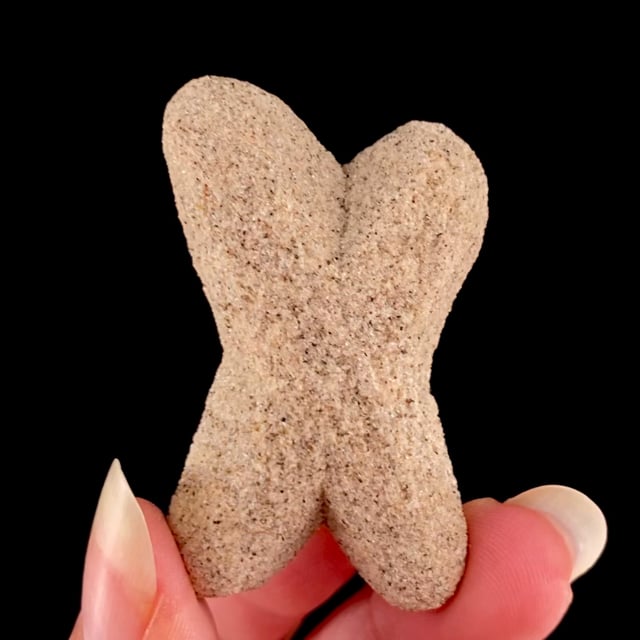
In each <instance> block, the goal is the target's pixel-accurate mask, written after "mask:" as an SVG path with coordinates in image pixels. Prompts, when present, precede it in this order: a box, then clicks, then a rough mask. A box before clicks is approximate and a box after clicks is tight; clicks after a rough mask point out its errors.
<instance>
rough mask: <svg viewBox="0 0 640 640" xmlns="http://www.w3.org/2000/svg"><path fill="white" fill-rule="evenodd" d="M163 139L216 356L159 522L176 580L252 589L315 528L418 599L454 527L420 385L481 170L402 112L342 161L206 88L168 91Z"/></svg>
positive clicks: (460, 535)
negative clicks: (167, 534)
mask: <svg viewBox="0 0 640 640" xmlns="http://www.w3.org/2000/svg"><path fill="white" fill-rule="evenodd" d="M163 144H164V152H165V156H166V159H167V163H168V167H169V173H170V177H171V182H172V184H173V189H174V193H175V197H176V204H177V208H178V213H179V216H180V220H181V221H182V224H183V227H184V231H185V235H186V238H187V243H188V246H189V250H190V252H191V255H192V258H193V264H194V266H195V268H196V270H197V271H198V274H199V275H200V278H201V280H202V284H203V287H204V291H205V294H206V296H207V298H208V300H209V302H210V304H211V307H212V309H213V312H214V315H215V318H216V323H217V327H218V330H219V334H220V340H221V343H222V346H223V350H224V352H223V358H222V363H221V365H220V367H219V369H218V371H217V373H216V377H215V381H214V384H213V386H212V389H211V391H210V393H209V396H208V399H207V403H206V408H205V411H204V414H203V416H202V420H201V423H200V426H199V428H198V431H197V433H196V435H195V437H194V441H193V445H192V447H191V450H190V452H189V455H188V458H187V461H186V464H185V469H184V472H183V475H182V478H181V479H180V482H179V485H178V488H177V490H176V493H175V495H174V497H173V500H172V503H171V508H170V514H169V520H170V524H171V526H172V528H173V531H174V533H175V536H176V539H177V540H178V543H179V545H180V548H181V551H182V554H183V556H184V559H185V562H186V565H187V567H188V569H189V571H190V573H191V577H192V580H193V582H194V585H195V587H196V590H197V591H198V592H199V593H200V594H201V595H226V594H230V593H235V592H238V591H241V590H244V589H249V588H253V587H257V586H259V585H260V584H262V583H263V582H264V581H265V580H267V579H268V578H269V577H270V576H271V575H272V574H273V573H274V572H276V571H277V570H279V569H281V568H282V567H283V566H284V565H285V564H286V563H287V562H289V561H290V560H291V559H292V557H293V556H294V555H295V554H296V552H297V551H298V550H299V549H300V547H301V546H302V545H303V544H304V543H305V542H306V540H307V539H308V538H309V536H311V535H312V534H313V532H314V531H315V530H316V529H317V527H318V526H319V525H320V524H321V523H322V522H326V523H327V524H328V526H329V527H330V528H331V530H332V532H333V534H334V535H335V537H336V538H337V540H338V541H339V542H340V544H341V545H342V547H343V549H344V550H345V552H346V553H347V554H348V555H349V557H350V558H351V560H352V562H353V563H354V565H355V566H356V567H357V568H358V570H359V572H360V573H361V575H362V576H363V577H364V578H365V579H366V580H367V581H368V582H369V583H370V584H371V586H372V587H373V588H374V589H375V590H376V591H378V592H379V593H381V594H382V595H383V596H384V597H385V598H386V599H387V600H388V601H389V602H390V603H392V604H395V605H397V606H401V607H404V608H407V609H425V608H431V607H435V606H439V605H440V604H442V603H443V602H444V601H445V600H446V599H447V598H448V597H449V596H450V595H451V594H452V593H453V592H454V590H455V587H456V585H457V583H458V580H459V579H460V576H461V574H462V572H463V569H464V560H465V555H466V527H465V521H464V517H463V514H462V508H461V503H460V497H459V494H458V490H457V485H456V481H455V477H454V475H453V472H452V468H451V463H450V461H449V457H448V455H447V451H446V446H445V442H444V437H443V433H442V428H441V425H440V421H439V419H438V410H437V406H436V404H435V401H434V400H433V398H432V396H431V395H430V394H429V378H430V372H431V361H432V356H433V352H434V350H435V348H436V346H437V343H438V339H439V336H440V332H441V330H442V327H443V324H444V321H445V319H446V316H447V314H448V313H449V310H450V308H451V304H452V302H453V299H454V297H455V295H456V293H457V292H458V290H459V288H460V286H461V285H462V282H463V280H464V278H465V276H466V274H467V272H468V270H469V269H470V267H471V265H472V264H473V261H474V260H475V258H476V256H477V253H478V251H479V248H480V244H481V240H482V235H483V231H484V226H485V223H486V216H487V187H486V181H485V177H484V174H483V171H482V167H481V166H480V163H479V162H478V160H477V158H476V157H475V155H474V154H473V152H472V151H471V149H470V148H469V147H468V146H467V145H466V144H465V143H464V142H463V141H462V140H460V139H459V138H458V137H456V136H455V135H454V134H453V133H452V132H451V131H450V130H449V129H447V128H446V127H444V126H443V125H440V124H431V123H425V122H410V123H408V124H407V125H404V126H403V127H400V128H399V129H397V130H396V131H394V132H393V133H391V134H389V135H388V136H385V137H384V138H382V139H381V140H379V141H378V142H377V143H376V144H375V145H373V146H372V147H370V148H368V149H365V150H364V151H363V152H362V153H360V154H359V155H358V156H357V157H356V158H355V159H354V160H353V161H352V162H351V163H350V164H349V165H346V166H345V167H341V166H340V165H339V164H338V163H337V162H336V160H335V159H334V158H333V156H332V155H331V154H330V153H329V152H327V151H326V150H325V149H324V148H323V147H322V146H321V145H320V143H319V142H318V141H317V140H316V139H315V137H314V136H313V134H311V132H310V131H309V130H308V129H307V127H306V126H305V125H304V123H303V122H302V121H301V120H300V119H299V118H297V117H296V116H295V115H294V114H293V113H292V111H291V110H290V109H289V108H288V107H287V106H286V105H285V104H284V103H283V102H282V101H280V100H279V99H278V98H276V97H274V96H272V95H270V94H268V93H266V92H264V91H262V90H261V89H258V88H257V87H254V86H253V85H250V84H248V83H245V82H241V81H238V80H232V79H228V78H219V77H207V78H200V79H198V80H194V81H192V82H190V83H189V84H187V85H186V86H185V87H183V88H182V89H181V90H180V91H179V92H178V93H177V94H176V95H175V96H174V98H173V99H172V100H171V102H170V103H169V105H168V106H167V110H166V113H165V121H164V135H163Z"/></svg>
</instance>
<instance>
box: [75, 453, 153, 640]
mask: <svg viewBox="0 0 640 640" xmlns="http://www.w3.org/2000/svg"><path fill="white" fill-rule="evenodd" d="M155 595H156V569H155V561H154V558H153V548H152V546H151V537H150V535H149V530H148V529H147V524H146V522H145V519H144V515H143V513H142V510H141V509H140V505H139V504H138V502H137V501H136V499H135V496H134V495H133V493H132V491H131V489H130V488H129V485H128V483H127V480H126V478H125V477H124V474H123V473H122V469H121V467H120V463H119V462H118V460H114V461H113V464H112V465H111V468H110V469H109V473H108V474H107V478H106V480H105V483H104V486H103V487H102V492H101V494H100V499H99V501H98V507H97V509H96V513H95V516H94V519H93V526H92V527H91V535H90V537H89V545H88V548H87V555H86V560H85V571H84V578H83V585H82V619H83V630H84V637H85V640H103V639H104V640H107V638H116V637H117V638H121V639H122V640H128V639H129V638H132V639H133V638H141V637H142V634H143V633H144V629H145V627H146V625H147V623H148V621H149V619H150V617H151V614H152V612H153V606H154V601H155Z"/></svg>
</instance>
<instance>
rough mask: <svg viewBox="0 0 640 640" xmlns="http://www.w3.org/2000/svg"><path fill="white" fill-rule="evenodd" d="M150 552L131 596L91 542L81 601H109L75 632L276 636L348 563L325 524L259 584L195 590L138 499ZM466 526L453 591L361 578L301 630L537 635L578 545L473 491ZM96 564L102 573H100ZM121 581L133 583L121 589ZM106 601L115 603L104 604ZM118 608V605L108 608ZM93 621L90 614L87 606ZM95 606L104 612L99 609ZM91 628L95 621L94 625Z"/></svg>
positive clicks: (566, 594) (374, 637)
mask: <svg viewBox="0 0 640 640" xmlns="http://www.w3.org/2000/svg"><path fill="white" fill-rule="evenodd" d="M137 500H138V504H139V507H140V509H141V510H142V513H143V514H144V522H146V526H147V529H148V532H149V536H150V539H151V546H152V548H153V557H154V561H155V575H156V578H155V581H154V585H155V596H154V597H153V598H152V599H151V601H150V604H149V605H148V606H142V605H141V606H138V605H139V604H140V603H138V602H134V601H133V600H135V597H134V598H133V599H132V597H131V593H132V592H131V590H130V589H129V590H127V586H126V584H125V583H126V582H127V581H128V580H130V579H132V580H133V581H135V576H129V575H127V574H126V571H125V573H124V574H118V573H117V572H114V571H112V570H111V567H110V566H109V562H108V561H107V560H106V559H105V558H104V557H101V553H100V552H99V550H98V551H97V550H96V548H95V546H94V547H93V548H92V545H91V543H90V545H89V550H88V553H87V557H86V569H85V581H84V593H83V611H84V610H85V609H86V610H88V609H89V608H90V607H92V606H93V605H94V604H95V601H96V599H99V598H101V602H103V603H105V602H106V603H107V606H106V609H107V611H105V613H104V620H103V621H101V623H100V624H101V625H102V630H101V633H99V634H97V635H96V634H95V633H93V634H92V635H91V638H89V637H88V636H87V635H85V632H84V631H83V615H85V614H83V613H81V614H80V616H79V618H78V621H77V623H76V625H75V627H74V630H73V632H72V634H71V640H80V639H83V640H91V639H92V638H96V637H97V636H99V637H100V638H116V637H117V638H121V639H122V640H128V639H129V638H131V639H132V640H135V639H137V638H139V639H140V640H142V639H143V638H144V640H161V639H171V640H205V639H206V640H243V639H245V638H246V639H251V640H283V639H286V638H288V637H290V635H291V634H292V633H293V632H294V630H295V629H296V627H297V626H298V625H299V624H300V621H301V620H302V618H303V617H304V616H305V615H306V614H307V613H308V612H310V611H311V610H313V609H314V608H315V607H317V606H318V605H320V604H321V603H322V602H323V601H325V600H326V599H327V598H328V597H329V596H330V595H331V594H332V593H333V592H335V591H336V590H337V589H338V588H339V587H340V586H341V585H342V584H344V583H345V582H346V581H347V580H349V578H350V577H352V575H353V574H354V572H355V570H354V568H353V567H352V565H351V564H350V562H349V560H348V559H347V558H346V557H345V555H344V554H343V553H342V551H341V550H340V548H339V547H338V545H337V544H336V543H335V541H334V540H333V538H332V537H331V534H330V533H329V532H328V531H327V530H326V529H321V530H320V531H319V532H318V533H317V534H316V535H315V536H314V537H313V538H312V539H311V540H310V541H309V542H308V543H307V545H306V546H305V547H304V548H303V549H302V551H301V552H300V553H299V554H298V556H297V557H296V558H295V559H294V560H293V561H292V562H291V563H290V564H289V565H288V566H287V567H286V568H285V569H284V570H282V571H281V572H280V573H279V574H277V575H276V576H274V577H273V578H272V579H271V580H270V581H269V582H268V583H267V584H266V585H264V586H263V587H262V588H260V589H257V590H254V591H251V592H246V593H242V594H238V595H235V596H229V597H226V598H213V599H209V600H207V601H202V600H199V599H198V598H197V597H196V595H195V594H194V592H193V589H192V587H191V584H190V581H189V578H188V575H187V573H186V571H185V569H184V566H183V563H182V559H181V556H180V554H179V552H178V549H177V547H176V544H175V542H174V539H173V536H172V534H171V531H170V529H169V527H168V525H167V523H166V520H165V517H164V515H163V514H162V512H161V511H160V510H159V509H158V508H157V507H155V506H154V505H153V504H151V503H149V502H147V501H145V500H142V499H137ZM464 511H465V516H466V519H467V523H468V530H469V554H468V558H467V568H466V571H465V575H464V577H463V580H462V582H461V583H460V585H459V587H458V590H457V592H456V594H455V595H454V596H453V598H452V599H451V600H449V601H448V603H447V604H446V605H445V606H444V607H441V608H440V609H438V610H435V611H427V612H418V613H415V612H414V613H411V612H407V611H402V610H399V609H395V608H393V607H391V606H389V605H388V604H387V603H386V602H385V601H384V600H383V599H382V598H381V597H380V596H378V595H377V594H375V593H374V592H372V591H371V589H369V588H364V589H363V590H361V591H360V592H358V593H357V594H356V595H355V596H353V597H352V598H350V599H349V600H348V601H347V602H346V603H345V604H344V605H342V606H341V607H340V608H339V609H338V610H337V611H335V612H334V613H333V614H332V615H331V616H330V617H329V619H328V620H327V621H326V622H325V623H323V624H322V625H321V626H320V627H319V628H317V629H315V630H314V631H313V632H311V634H310V635H309V636H308V637H309V638H310V639H312V640H347V639H348V640H359V639H362V640H380V639H382V638H384V639H385V640H395V639H396V638H397V639H398V640H400V639H404V640H406V639H407V638H425V639H428V640H445V639H446V640H450V639H452V638H458V639H461V640H481V639H489V638H492V639H495V638H500V639H501V640H541V639H543V638H545V637H547V636H548V635H549V633H551V631H552V630H553V629H554V628H555V627H556V626H557V625H558V623H559V622H560V620H561V619H562V617H563V616H564V614H565V613H566V611H567V609H568V607H569V605H570V603H571V600H572V591H571V586H570V580H571V577H572V572H573V570H574V559H575V557H574V556H575V554H574V552H573V550H572V548H571V547H572V545H571V543H570V542H569V541H568V539H567V537H566V535H565V534H563V532H562V531H561V530H559V529H558V528H557V526H556V525H554V524H553V523H552V520H550V519H549V517H548V516H547V515H545V514H543V513H541V512H540V511H538V510H533V509H530V508H527V507H524V506H520V505H518V504H513V503H511V504H509V503H507V504H503V503H499V502H497V501H495V500H493V499H488V498H487V499H480V500H474V501H472V502H468V503H467V504H466V505H465V506H464ZM96 575H97V576H99V579H98V580H99V582H100V585H99V586H98V585H97V584H96V583H95V578H94V577H90V578H89V579H88V578H87V576H96ZM127 591H128V595H127ZM109 607H111V608H112V611H111V613H109V611H108V609H109ZM114 610H115V611H116V612H117V613H116V614H115V615H114V613H113V611H114ZM93 615H94V621H95V616H96V614H95V613H94V614H93ZM97 615H98V617H100V613H98V614H97ZM94 629H95V626H94Z"/></svg>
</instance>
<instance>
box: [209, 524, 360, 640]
mask: <svg viewBox="0 0 640 640" xmlns="http://www.w3.org/2000/svg"><path fill="white" fill-rule="evenodd" d="M354 573H355V569H354V568H353V566H352V565H351V563H350V562H349V560H348V559H347V557H346V556H345V555H344V553H343V552H342V551H341V549H340V547H339V546H338V544H337V543H336V541H335V540H334V539H333V537H332V536H331V534H330V533H329V531H328V530H327V529H326V528H324V527H322V528H321V529H320V530H319V531H318V532H317V533H316V534H315V535H314V536H312V537H311V538H310V540H309V541H308V542H307V544H306V545H305V546H304V547H303V548H302V549H301V550H300V552H299V553H298V555H297V556H296V557H295V558H294V559H293V560H292V561H291V562H290V563H289V565H287V567H285V568H284V569H283V570H282V571H280V572H279V573H277V574H276V575H275V576H273V577H272V578H271V579H270V580H269V581H268V582H267V583H266V584H265V585H264V586H263V587H261V588H259V589H254V590H252V591H246V592H244V593H240V594H238V595H235V596H229V597H225V598H211V599H209V600H208V603H209V607H210V609H211V611H212V613H213V616H214V618H215V620H216V626H217V628H218V631H219V633H220V636H221V637H222V638H224V639H225V640H226V638H233V640H245V639H247V640H255V639H256V638H257V635H256V633H257V632H256V629H260V631H261V632H262V633H264V634H265V635H264V637H265V638H280V637H283V635H284V634H286V633H288V632H290V631H291V630H292V629H294V628H295V627H296V626H297V625H298V624H299V622H300V621H301V620H302V618H304V617H305V616H306V615H307V614H308V613H310V612H311V611H313V610H314V609H315V608H316V607H318V606H319V605H321V604H322V603H323V602H324V601H325V600H327V598H329V597H330V596H331V595H332V594H333V593H334V592H335V591H337V590H338V589H339V588H340V587H341V586H342V585H343V584H344V583H345V582H347V581H348V580H349V579H350V578H351V577H352V576H353V575H354Z"/></svg>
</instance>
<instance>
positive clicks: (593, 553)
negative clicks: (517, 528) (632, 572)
mask: <svg viewBox="0 0 640 640" xmlns="http://www.w3.org/2000/svg"><path fill="white" fill-rule="evenodd" d="M507 502H508V503H511V504H518V505H520V506H522V507H528V508H530V509H535V510H536V511H541V512H543V513H544V514H546V515H547V516H548V517H549V519H550V520H551V521H552V522H553V523H554V524H555V525H556V527H557V528H558V529H559V530H560V532H561V533H562V534H563V535H564V537H565V539H566V540H567V542H568V543H569V546H570V547H571V549H572V550H573V572H572V573H571V582H573V581H574V580H575V579H576V578H579V577H580V576H581V575H583V574H584V573H586V572H587V571H589V569H591V567H593V565H594V564H595V563H596V561H597V560H598V558H599V557H600V555H601V553H602V551H603V550H604V547H605V544H606V542H607V521H606V520H605V517H604V514H603V513H602V511H601V510H600V507H598V505H597V504H596V503H595V502H594V501H593V500H591V498H588V497H587V496H586V495H584V493H581V492H580V491H577V490H576V489H571V488H570V487H564V486H562V485H546V486H543V487H536V488H535V489H530V490H529V491H525V492H524V493H521V494H519V495H517V496H515V497H514V498H511V499H510V500H507Z"/></svg>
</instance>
